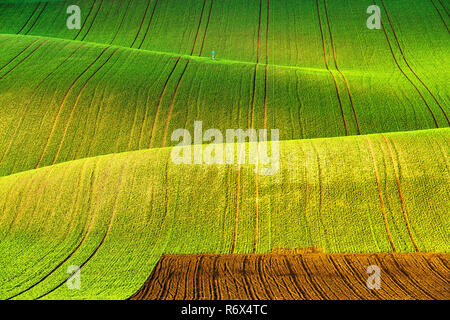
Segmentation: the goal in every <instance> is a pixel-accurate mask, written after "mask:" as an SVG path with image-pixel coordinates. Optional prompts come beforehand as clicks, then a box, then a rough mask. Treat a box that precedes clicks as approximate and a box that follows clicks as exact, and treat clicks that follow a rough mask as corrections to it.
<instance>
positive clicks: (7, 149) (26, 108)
mask: <svg viewBox="0 0 450 320" xmlns="http://www.w3.org/2000/svg"><path fill="white" fill-rule="evenodd" d="M84 46H85V44H81V45H80V46H78V47H77V48H76V49H75V50H74V51H73V52H72V53H71V54H70V55H69V56H68V57H67V58H66V59H64V61H63V62H61V63H60V64H59V65H58V66H57V67H56V68H55V69H54V70H53V71H52V72H50V73H49V74H48V75H47V76H46V77H45V78H44V79H42V80H41V82H40V83H39V84H38V85H37V86H36V88H35V89H34V90H33V93H32V95H31V97H30V99H28V103H27V104H26V106H25V108H24V109H23V112H22V114H21V116H20V119H19V124H18V125H17V127H16V129H15V130H14V133H13V135H12V136H11V138H10V139H9V144H8V146H7V148H6V149H5V151H4V153H3V155H2V157H1V158H0V163H1V162H2V161H3V159H4V158H5V156H6V155H7V154H8V152H9V149H10V148H11V146H12V143H13V141H14V139H15V137H16V135H17V132H18V130H19V129H20V127H21V126H22V122H23V119H24V118H25V114H26V111H27V110H28V107H29V106H30V104H31V101H32V100H33V98H34V96H35V95H36V94H37V91H38V90H39V88H40V87H41V85H42V84H43V83H44V82H45V81H46V80H47V79H48V78H49V77H50V76H52V75H53V74H54V73H55V72H56V71H57V70H58V69H59V68H60V67H61V66H62V65H63V64H65V63H66V62H67V61H68V60H70V58H72V56H73V55H74V54H75V53H76V52H77V51H78V50H79V49H81V48H82V47H84Z"/></svg>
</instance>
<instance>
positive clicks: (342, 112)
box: [316, 0, 348, 136]
mask: <svg viewBox="0 0 450 320" xmlns="http://www.w3.org/2000/svg"><path fill="white" fill-rule="evenodd" d="M316 6H317V17H318V18H319V28H320V36H321V38H322V49H323V59H324V62H325V67H326V69H327V70H328V72H329V73H330V74H331V77H332V78H333V82H334V87H335V89H336V95H337V98H338V102H339V108H340V109H341V116H342V121H343V122H344V129H345V135H346V136H348V128H347V121H346V120H345V115H344V109H343V107H342V100H341V95H340V94H339V88H338V85H337V81H336V78H335V76H334V73H333V72H332V71H331V70H330V67H329V66H328V61H327V55H326V49H325V38H324V35H323V30H322V19H321V18H320V10H319V0H316Z"/></svg>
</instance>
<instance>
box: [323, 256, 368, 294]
mask: <svg viewBox="0 0 450 320" xmlns="http://www.w3.org/2000/svg"><path fill="white" fill-rule="evenodd" d="M327 260H328V262H331V265H332V266H333V268H334V270H336V273H337V274H338V275H339V278H341V279H342V281H343V282H344V284H345V286H346V287H347V288H348V289H349V292H351V293H353V294H355V295H356V296H357V297H358V298H359V299H361V300H364V296H362V295H360V294H359V292H358V291H357V290H356V288H355V286H352V285H351V283H350V282H349V279H348V276H347V275H346V274H344V273H342V272H341V270H340V269H339V267H338V266H337V265H336V261H334V259H333V257H332V256H327ZM350 269H351V273H352V272H353V271H354V270H353V269H352V268H350ZM355 278H357V279H358V277H355ZM371 291H372V290H371Z"/></svg>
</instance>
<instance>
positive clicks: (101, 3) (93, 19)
mask: <svg viewBox="0 0 450 320" xmlns="http://www.w3.org/2000/svg"><path fill="white" fill-rule="evenodd" d="M102 5H103V0H101V2H100V5H99V6H98V9H97V11H96V12H95V15H94V18H92V22H91V24H90V26H89V28H88V30H87V31H86V33H85V34H84V36H83V38H81V41H84V39H85V38H86V36H87V35H88V34H89V31H91V28H92V26H93V25H94V23H95V19H96V18H97V15H98V13H99V12H100V10H101V8H102Z"/></svg>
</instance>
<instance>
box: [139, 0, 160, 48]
mask: <svg viewBox="0 0 450 320" xmlns="http://www.w3.org/2000/svg"><path fill="white" fill-rule="evenodd" d="M157 5H158V0H156V1H155V5H154V6H153V11H152V14H151V16H150V21H149V22H148V25H147V29H145V33H144V37H143V38H142V41H141V43H140V44H139V47H138V49H140V48H141V47H142V44H143V43H144V41H145V38H146V37H147V33H148V30H149V29H150V25H151V24H152V21H153V16H154V15H155V11H156V6H157Z"/></svg>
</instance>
